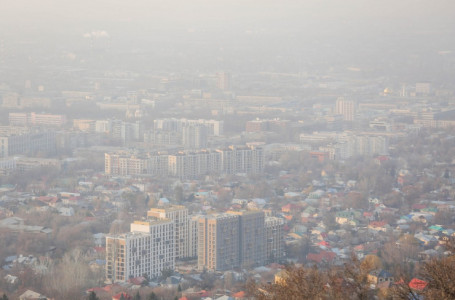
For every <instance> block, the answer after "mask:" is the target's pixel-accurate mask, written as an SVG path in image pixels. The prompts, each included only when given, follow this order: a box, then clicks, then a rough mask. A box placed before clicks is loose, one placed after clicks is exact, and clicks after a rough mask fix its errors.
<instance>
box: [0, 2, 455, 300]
mask: <svg viewBox="0 0 455 300" xmlns="http://www.w3.org/2000/svg"><path fill="white" fill-rule="evenodd" d="M408 2H409V1H408ZM424 2H425V1H424ZM163 5H164V4H163ZM289 5H290V4H289ZM267 7H268V6H267ZM419 7H420V6H419ZM416 9H417V8H416ZM135 13H138V12H135ZM268 13H269V14H271V15H275V12H274V13H272V12H268ZM276 13H277V14H278V12H276ZM422 14H423V15H424V16H425V14H424V13H422ZM443 15H444V16H446V14H443ZM239 18H240V17H239ZM0 19H1V14H0ZM449 19H450V18H448V19H447V20H449ZM122 20H123V19H122ZM236 20H237V19H236ZM267 20H268V19H267ZM356 20H357V19H356ZM393 20H395V19H393ZM413 20H414V19H413ZM424 20H425V18H424ZM447 20H446V19H444V18H442V19H441V20H440V22H441V24H445V25H447V24H449V23H450V22H453V21H447ZM450 20H453V19H450ZM395 21H396V20H395ZM395 21H394V22H395ZM0 22H3V21H0ZM5 22H6V21H5ZM125 22H127V23H125V24H129V25H128V26H133V25H132V24H136V23H134V22H135V21H131V20H129V21H125ZM128 22H133V23H131V24H130V23H128ZM358 22H360V23H362V22H367V21H365V20H364V19H362V21H358ZM396 22H398V21H396ZM419 22H420V19H419ZM426 22H427V23H428V24H433V23H432V22H430V21H426ZM444 22H449V23H447V24H446V23H444ZM360 23H359V24H360ZM122 24H123V23H122ZM138 24H142V23H138ZM264 24H269V23H264ZM271 24H274V23H271ZM343 24H344V25H342V29H340V30H346V31H347V32H348V31H349V32H351V30H352V29H351V27H350V25H349V24H350V23H343ZM362 24H363V23H362ZM381 24H382V23H381ZM425 24H426V23H425ZM438 24H439V23H438ZM136 25H137V24H136ZM445 25H444V26H445ZM137 26H142V25H137ZM163 26H164V25H163ZM169 26H170V27H169V29H168V30H170V31H169V32H171V33H169V35H171V37H170V36H168V35H167V34H164V33H163V32H162V30H163V29H162V27H159V28H160V30H157V31H156V33H155V35H151V37H144V40H143V41H142V42H141V41H139V40H138V41H136V42H131V44H129V43H125V42H122V41H126V40H127V37H128V38H131V37H130V36H129V35H128V34H125V33H122V31H120V30H119V31H116V30H115V29H114V27H113V28H111V29H110V30H109V33H108V32H107V31H105V30H104V29H103V30H94V31H86V32H85V33H80V32H79V31H74V32H78V33H77V34H76V33H74V32H73V33H71V34H72V35H71V36H72V38H71V40H69V41H66V42H63V43H62V44H61V45H59V46H56V48H55V49H54V48H52V49H54V50H52V51H49V50H48V48H46V47H47V46H45V45H48V44H47V42H46V43H45V42H44V41H45V40H46V41H47V39H51V37H48V36H46V35H44V36H43V37H40V38H39V39H37V38H36V36H35V35H33V36H23V37H22V36H13V35H11V34H8V33H3V31H2V30H1V27H0V241H1V242H0V296H2V295H3V298H0V299H2V300H6V299H20V300H26V299H40V300H42V299H54V300H57V299H92V300H95V299H99V300H104V299H116V300H119V299H123V300H126V299H131V300H133V299H134V300H140V299H142V300H158V299H170V300H174V299H178V300H199V299H201V300H209V299H210V300H240V299H245V300H246V299H258V300H260V299H264V300H266V299H289V300H294V299H416V300H417V299H418V300H421V299H425V300H426V299H454V298H455V286H454V284H453V282H454V280H455V259H454V258H455V256H454V255H455V253H454V251H455V250H454V249H455V242H454V241H455V130H454V129H455V82H454V81H453V78H454V76H455V54H454V53H455V50H450V49H453V47H452V48H450V45H451V44H450V43H449V42H447V44H445V42H444V43H443V42H441V41H443V40H444V41H445V40H452V39H453V38H452V39H451V38H449V36H451V35H450V32H453V28H455V27H453V28H452V29H450V30H449V29H447V28H446V27H444V26H443V27H444V28H445V29H444V30H442V29H440V30H439V31H436V30H435V31H434V32H433V31H428V32H427V31H413V30H411V29H406V28H400V29H399V30H398V29H397V30H398V31H397V32H395V31H394V34H395V35H392V34H390V36H387V35H385V34H384V37H383V41H381V43H378V44H374V45H375V46H374V47H373V46H368V45H366V46H364V47H365V48H360V50H356V51H357V52H355V53H350V52H349V51H347V49H351V48H349V47H348V46H346V47H347V48H346V47H345V44H344V42H342V41H340V40H339V39H341V38H340V37H338V35H337V34H335V35H334V36H332V35H328V36H327V37H326V38H325V39H326V40H327V41H331V43H333V44H331V43H329V42H326V43H324V42H320V41H319V40H318V39H316V38H314V39H313V38H308V40H305V43H304V42H303V40H302V43H303V44H304V45H303V44H302V45H301V44H300V42H290V41H294V39H295V35H294V33H295V32H297V33H299V32H300V31H299V30H300V29H298V28H294V27H292V26H291V27H292V28H289V29H287V27H286V28H285V29H283V28H281V27H280V28H281V29H280V30H278V29H276V28H274V27H273V26H272V25H270V24H269V25H267V26H266V25H264V26H265V27H264V28H265V29H264V28H263V29H254V30H250V29H248V30H244V31H239V32H241V34H240V33H237V34H238V37H236V38H235V39H234V40H235V42H233V43H230V42H227V41H228V40H229V39H233V37H231V36H229V35H228V36H227V37H226V39H227V41H225V42H224V41H218V39H216V37H218V36H217V34H214V33H213V32H211V31H201V32H199V31H198V30H197V29H193V28H189V29H185V31H183V32H184V33H181V32H180V31H178V30H177V29H175V28H179V27H178V26H180V25H178V24H177V25H175V24H174V25H172V26H177V27H175V28H174V27H172V26H171V25H169ZM242 26H243V25H242ZM245 26H246V25H245ZM340 26H341V25H340ZM343 26H347V27H346V28H345V27H343ZM435 26H436V25H435ZM441 26H442V25H441ZM297 27H298V26H297ZM448 27H450V26H448ZM27 28H28V27H27ZM242 28H243V27H242ZM343 28H344V29H343ZM438 28H439V27H438ZM348 29H349V30H348ZM21 30H22V29H21ZM23 30H32V29H31V28H28V29H23ZM174 30H177V31H176V32H177V33H175V32H174ZM179 30H180V29H179ZM219 30H221V31H220V32H225V30H227V29H219ZM230 30H231V29H230ZM232 30H234V31H235V32H237V31H236V30H237V29H236V27H234V28H232ZM242 30H243V29H242ZM356 30H359V32H358V34H359V35H360V36H364V35H365V36H366V33H365V32H363V31H361V30H362V29H360V28H359V29H356ZM371 30H374V29H371ZM416 30H417V29H416ZM435 32H436V33H435ZM116 34H117V36H116ZM122 34H123V36H122ZM320 34H321V35H323V36H325V34H328V33H326V32H325V31H321V33H320ZM144 35H145V34H144ZM174 35H175V36H174ZM348 36H349V35H348ZM404 36H406V37H407V38H408V39H409V40H411V41H412V40H413V39H415V40H418V41H419V46H414V44H412V43H411V44H412V45H411V44H409V45H408V44H406V43H407V42H402V43H403V44H399V43H398V42H397V41H396V40H397V39H401V38H402V37H404ZM116 38H117V39H116ZM218 38H219V37H218ZM41 39H42V40H41ZM68 39H69V38H68ZM270 39H276V40H277V41H281V42H277V43H276V44H275V43H270V44H269V43H265V41H270ZM325 39H323V40H325ZM169 40H172V42H170V41H169ZM146 41H147V42H146ZM177 41H179V42H177ZM354 41H357V40H356V39H354ZM431 41H433V42H431ZM357 42H358V41H357ZM357 42H356V43H357ZM142 43H143V44H142ZM147 43H149V44H147ZM180 43H181V45H180ZM280 43H283V44H280ZM294 43H295V44H294ZM371 43H373V42H371ZM375 43H376V42H375ZM397 43H398V44H399V45H401V46H398V45H397ZM264 44H267V46H268V47H264V46H263V45H264ZM452 44H453V43H452ZM24 45H25V46H24ZM27 45H31V47H30V48H29V47H28V46H27ZM182 45H187V47H186V48H185V47H183V46H182ZM286 45H287V46H289V47H288V48H286V47H285V46H286ZM334 45H335V46H334ZM392 45H393V46H396V47H398V48H396V49H401V48H399V47H402V49H401V50H400V51H401V52H399V51H396V49H395V48H393V47H392ZM452 46H453V45H452ZM49 47H50V46H49ZM178 47H181V48H178ZM319 47H320V48H319ZM338 47H340V48H338ZM352 47H354V48H355V47H356V46H355V44H354V46H352ZM368 47H370V48H368ZM444 47H446V48H444ZM259 49H261V50H259ZM290 49H292V50H290ZM299 49H302V50H301V51H303V52H302V53H300V52H299V53H298V54H296V53H294V52H293V51H300V50H299ZM315 49H320V51H319V50H315ZM364 51H366V52H367V54H364ZM397 52H399V54H397ZM347 53H349V54H347Z"/></svg>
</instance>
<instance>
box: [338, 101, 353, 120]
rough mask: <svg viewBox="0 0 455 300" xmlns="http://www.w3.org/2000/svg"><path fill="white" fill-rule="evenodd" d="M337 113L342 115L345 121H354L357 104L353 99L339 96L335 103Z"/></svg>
mask: <svg viewBox="0 0 455 300" xmlns="http://www.w3.org/2000/svg"><path fill="white" fill-rule="evenodd" d="M335 114H337V115H342V116H343V120H345V121H354V116H355V104H354V101H352V100H345V99H344V98H343V97H339V98H338V99H337V101H336V105H335Z"/></svg>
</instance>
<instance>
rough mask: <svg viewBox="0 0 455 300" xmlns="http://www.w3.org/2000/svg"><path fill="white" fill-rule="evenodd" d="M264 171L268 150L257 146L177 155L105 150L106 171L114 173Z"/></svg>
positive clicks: (191, 174) (190, 175)
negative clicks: (137, 153) (265, 151)
mask: <svg viewBox="0 0 455 300" xmlns="http://www.w3.org/2000/svg"><path fill="white" fill-rule="evenodd" d="M263 170H264V151H263V149H262V148H261V147H254V146H250V147H236V146H230V147H228V148H224V149H217V150H215V151H211V150H202V151H197V152H189V151H187V152H179V153H174V154H167V153H163V154H160V153H155V154H152V153H148V154H142V155H136V154H133V153H127V152H123V153H105V172H106V174H111V175H139V174H150V175H161V174H168V175H169V176H174V177H179V178H182V179H185V178H196V177H198V176H201V175H206V174H211V173H215V174H217V173H224V174H236V173H246V174H260V173H262V171H263Z"/></svg>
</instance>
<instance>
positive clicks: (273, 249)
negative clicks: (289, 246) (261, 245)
mask: <svg viewBox="0 0 455 300" xmlns="http://www.w3.org/2000/svg"><path fill="white" fill-rule="evenodd" d="M283 227H284V220H283V219H281V218H277V217H266V218H265V231H266V238H267V239H266V247H267V255H266V256H267V261H268V262H276V261H278V260H279V259H280V258H282V257H283V256H284V234H283Z"/></svg>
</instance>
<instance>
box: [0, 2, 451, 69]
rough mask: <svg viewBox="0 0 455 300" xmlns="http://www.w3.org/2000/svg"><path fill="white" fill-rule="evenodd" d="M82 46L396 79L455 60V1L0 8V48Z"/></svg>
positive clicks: (16, 5)
mask: <svg viewBox="0 0 455 300" xmlns="http://www.w3.org/2000/svg"><path fill="white" fill-rule="evenodd" d="M84 36H85V37H88V36H97V37H99V38H100V39H106V37H107V36H109V43H110V45H111V49H113V50H112V51H115V50H117V51H145V52H147V51H149V52H150V51H154V52H153V54H151V55H154V56H155V57H156V60H157V61H164V60H163V57H167V58H166V59H169V61H170V62H172V63H174V61H173V60H175V59H180V61H181V62H188V61H194V62H195V63H196V64H200V62H201V61H202V62H203V63H207V65H210V66H212V67H215V68H225V67H226V68H229V67H230V66H232V65H233V64H237V65H238V66H240V67H241V66H242V64H245V63H249V64H251V65H254V64H256V65H257V66H260V65H265V64H267V63H269V62H272V63H274V64H275V65H276V66H279V65H280V64H281V57H287V58H289V59H287V63H288V64H289V65H290V66H291V67H292V65H296V64H300V63H302V62H305V61H314V60H320V61H327V63H328V64H333V63H336V62H345V63H346V64H349V65H351V64H354V65H356V64H363V65H365V64H370V61H371V62H374V63H375V64H379V65H380V66H382V65H384V64H385V63H388V64H390V65H392V66H394V68H396V69H399V68H402V67H401V66H396V62H398V63H400V62H403V61H404V62H405V63H406V64H407V66H412V65H414V66H415V65H418V66H420V67H421V68H422V69H428V66H427V65H432V64H433V62H434V61H435V60H434V57H430V56H431V55H435V57H436V59H439V58H438V56H437V53H438V52H439V51H452V52H453V53H455V38H454V37H455V1H454V0H280V1H278V0H276V1H270V0H254V1H253V0H131V1H126V0H79V1H75V0H71V1H70V0H0V40H4V41H6V45H7V46H5V47H8V46H11V45H12V46H11V47H16V48H17V49H19V50H20V51H22V52H23V53H24V55H28V52H30V51H31V50H34V49H35V48H36V49H41V51H42V53H45V52H46V51H48V52H52V51H54V52H55V53H58V52H59V51H60V52H61V51H67V52H77V51H79V52H80V53H81V51H83V47H86V48H87V47H88V46H87V45H88V42H87V40H88V39H87V38H84ZM84 39H85V40H84ZM15 43H16V44H15ZM28 43H34V48H33V49H31V48H30V47H29V48H27V47H28V46H26V45H28ZM18 45H19V46H18ZM21 45H25V46H21ZM16 48H15V50H14V51H16ZM81 49H82V50H81ZM137 49H139V50H137ZM160 51H161V52H160ZM10 52H11V51H10ZM76 54H77V55H79V54H78V53H76ZM151 55H149V56H148V57H146V58H147V59H148V58H149V57H150V56H151ZM159 55H162V56H159ZM158 57H159V58H158ZM238 57H246V58H248V60H246V61H240V60H239V59H238ZM415 57H417V59H415ZM427 57H429V58H428V59H427ZM174 58H175V59H174ZM206 58H207V59H206ZM259 58H260V60H259ZM389 58H390V59H389ZM141 59H142V58H141ZM144 59H145V58H144ZM117 60H118V58H115V59H114V61H117ZM210 60H212V61H210ZM424 60H427V62H425V61H424ZM130 63H131V62H128V63H125V65H128V64H130ZM137 63H138V64H139V65H140V64H142V62H141V61H140V60H139V58H138V62H137ZM438 63H439V64H447V61H441V62H438ZM180 66H181V64H180V65H179V63H176V68H178V67H180ZM283 66H284V63H283ZM407 66H404V67H405V68H407ZM274 68H275V67H274ZM410 72H411V73H412V72H414V71H410ZM435 72H437V71H435Z"/></svg>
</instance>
